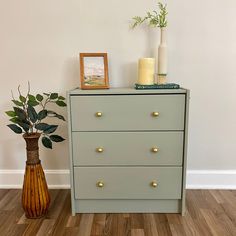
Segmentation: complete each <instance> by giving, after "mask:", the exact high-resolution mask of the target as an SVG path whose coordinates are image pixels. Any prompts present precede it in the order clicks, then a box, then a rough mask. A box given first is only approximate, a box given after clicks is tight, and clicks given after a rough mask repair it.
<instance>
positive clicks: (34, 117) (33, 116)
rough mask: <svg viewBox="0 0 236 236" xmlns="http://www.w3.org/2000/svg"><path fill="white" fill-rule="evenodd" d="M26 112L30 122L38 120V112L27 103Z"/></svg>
mask: <svg viewBox="0 0 236 236" xmlns="http://www.w3.org/2000/svg"><path fill="white" fill-rule="evenodd" d="M27 112H28V115H29V118H30V120H31V121H32V123H35V122H36V121H37V120H38V114H37V112H36V111H35V109H34V108H33V106H31V105H28V107H27Z"/></svg>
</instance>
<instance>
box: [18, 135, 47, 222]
mask: <svg viewBox="0 0 236 236" xmlns="http://www.w3.org/2000/svg"><path fill="white" fill-rule="evenodd" d="M23 137H24V139H25V141H26V151H27V161H26V167H25V175H24V184H23V190H22V206H23V209H24V211H25V215H26V217H27V218H32V219H33V218H40V217H43V216H44V215H45V214H46V213H47V211H48V208H49V204H50V195H49V192H48V186H47V182H46V178H45V175H44V172H43V168H42V166H41V161H40V160H39V148H38V140H39V137H40V134H38V133H35V134H32V135H23Z"/></svg>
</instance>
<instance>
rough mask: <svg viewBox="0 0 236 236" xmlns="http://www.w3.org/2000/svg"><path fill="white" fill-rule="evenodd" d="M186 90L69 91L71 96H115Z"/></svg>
mask: <svg viewBox="0 0 236 236" xmlns="http://www.w3.org/2000/svg"><path fill="white" fill-rule="evenodd" d="M186 92H187V90H186V89H183V88H180V89H147V90H136V89H134V88H110V89H100V90H81V89H79V88H76V89H73V90H70V91H69V94H70V95H103V94H104V95H114V94H127V95H129V94H185V93H186Z"/></svg>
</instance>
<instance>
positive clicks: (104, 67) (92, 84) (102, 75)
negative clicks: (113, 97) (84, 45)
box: [80, 53, 109, 89]
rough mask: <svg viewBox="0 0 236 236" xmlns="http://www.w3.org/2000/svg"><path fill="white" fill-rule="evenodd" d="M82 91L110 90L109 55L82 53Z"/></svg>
mask: <svg viewBox="0 0 236 236" xmlns="http://www.w3.org/2000/svg"><path fill="white" fill-rule="evenodd" d="M80 82H81V89H108V88H109V79H108V59H107V53H80Z"/></svg>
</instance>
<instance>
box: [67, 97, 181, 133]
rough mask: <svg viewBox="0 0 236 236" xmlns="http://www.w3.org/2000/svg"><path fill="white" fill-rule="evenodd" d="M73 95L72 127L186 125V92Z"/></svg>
mask: <svg viewBox="0 0 236 236" xmlns="http://www.w3.org/2000/svg"><path fill="white" fill-rule="evenodd" d="M70 99H71V110H72V111H73V113H72V114H71V116H72V131H116V130H117V131H128V130H130V131H132V130H183V129H184V108H185V95H183V94H178V95H164V94H163V95H145V96H144V95H122V96H116V95H113V96H111V95H102V96H71V98H70ZM154 112H155V114H154ZM99 115H100V116H99ZM155 115H156V116H155Z"/></svg>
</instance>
